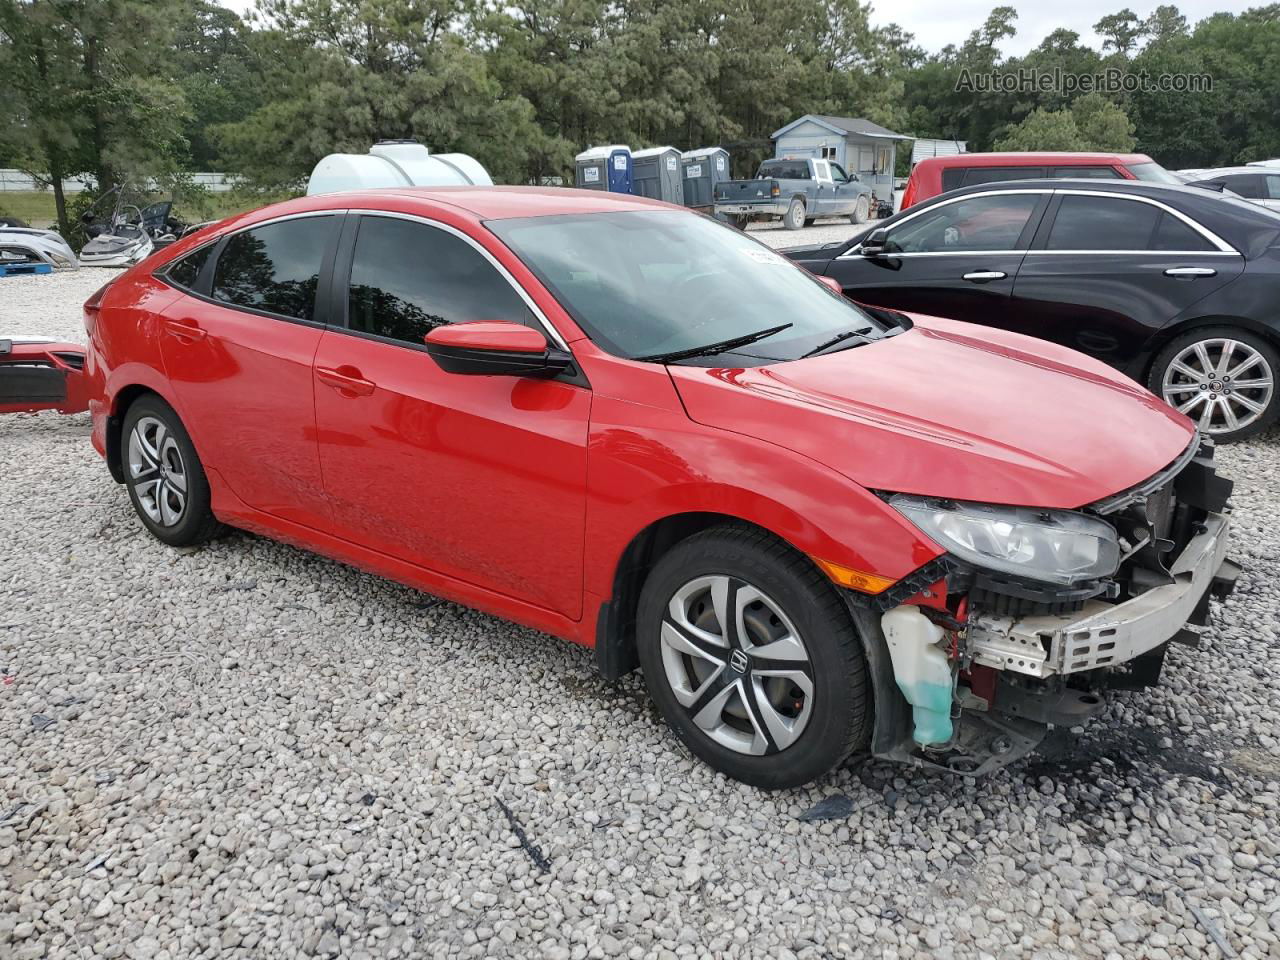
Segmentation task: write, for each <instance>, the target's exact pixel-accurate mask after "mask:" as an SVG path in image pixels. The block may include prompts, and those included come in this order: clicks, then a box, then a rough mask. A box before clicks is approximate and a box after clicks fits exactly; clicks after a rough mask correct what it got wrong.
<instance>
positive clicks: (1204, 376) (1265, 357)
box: [1148, 327, 1280, 442]
mask: <svg viewBox="0 0 1280 960" xmlns="http://www.w3.org/2000/svg"><path fill="white" fill-rule="evenodd" d="M1278 374H1280V358H1278V357H1277V354H1276V350H1275V348H1274V347H1273V346H1272V345H1271V344H1270V343H1268V342H1267V341H1266V340H1264V339H1262V338H1261V337H1259V336H1257V335H1256V334H1253V333H1250V332H1249V331H1247V330H1239V329H1235V328H1232V327H1204V328H1201V329H1199V330H1192V331H1190V332H1189V333H1185V334H1183V335H1182V336H1180V337H1178V338H1177V339H1175V340H1174V341H1173V342H1172V343H1170V344H1169V345H1168V346H1166V347H1165V348H1164V349H1163V350H1161V351H1160V353H1159V355H1158V356H1157V357H1156V359H1155V362H1154V363H1153V364H1152V366H1151V377H1150V379H1149V381H1148V386H1149V387H1150V388H1151V392H1152V393H1154V394H1156V395H1157V396H1159V397H1161V398H1163V399H1164V401H1165V402H1166V403H1168V404H1169V405H1170V406H1171V407H1173V408H1175V409H1176V410H1178V411H1179V412H1180V413H1184V414H1186V415H1187V416H1188V417H1190V418H1191V419H1192V420H1194V421H1196V425H1197V426H1198V427H1199V428H1200V431H1201V432H1202V433H1207V434H1208V435H1209V436H1211V437H1213V438H1214V439H1215V440H1219V441H1222V442H1231V441H1233V440H1243V439H1245V438H1246V437H1251V436H1253V435H1255V434H1257V433H1261V432H1262V431H1263V430H1265V429H1266V428H1267V427H1268V426H1270V425H1271V423H1273V422H1274V421H1275V419H1276V416H1277V414H1280V402H1278V401H1277V390H1276V377H1277V375H1278Z"/></svg>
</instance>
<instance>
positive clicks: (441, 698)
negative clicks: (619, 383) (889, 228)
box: [0, 230, 1280, 960]
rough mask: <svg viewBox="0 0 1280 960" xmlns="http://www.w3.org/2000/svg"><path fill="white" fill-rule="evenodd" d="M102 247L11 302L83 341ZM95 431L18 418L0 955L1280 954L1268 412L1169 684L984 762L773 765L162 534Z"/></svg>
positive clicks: (0, 801)
mask: <svg viewBox="0 0 1280 960" xmlns="http://www.w3.org/2000/svg"><path fill="white" fill-rule="evenodd" d="M761 233H762V234H764V233H766V231H764V230H762V231H761ZM778 233H779V234H781V233H783V232H782V231H778ZM807 235H808V232H806V233H805V234H794V233H788V234H786V236H787V238H788V239H789V240H790V239H791V238H795V239H796V240H797V241H798V240H799V239H800V238H802V237H804V238H807ZM770 239H771V238H770ZM102 280H103V274H101V273H93V272H91V271H88V270H86V271H83V272H82V273H81V274H79V275H70V276H53V277H41V278H17V279H8V280H0V333H3V332H45V333H50V334H56V335H59V336H66V337H70V338H75V339H79V338H80V337H81V331H80V319H79V304H80V302H81V301H82V300H83V299H84V298H85V297H86V296H87V295H88V294H89V293H90V292H91V291H92V290H93V289H94V288H95V287H96V286H97V285H98V284H99V283H100V282H102ZM88 435H89V421H88V418H87V416H84V415H82V416H74V417H59V416H56V415H53V414H40V415H34V416H32V415H19V416H10V417H6V418H3V421H2V422H0V524H2V527H3V530H4V531H5V537H4V541H3V543H4V546H3V548H2V549H0V671H3V673H2V675H0V957H4V958H6V960H8V958H13V960H25V958H44V957H49V958H77V960H88V958H90V957H101V958H112V957H120V956H124V957H130V958H170V960H178V958H182V960H188V958H195V957H237V958H260V957H262V958H269V957H286V956H288V957H291V956H314V957H338V956H340V957H343V958H353V960H354V958H366V957H418V956H424V957H436V956H454V955H459V956H475V957H482V956H484V957H530V956H532V957H548V958H585V957H608V956H627V957H637V958H638V957H648V956H660V957H671V956H698V957H704V956H711V957H761V958H764V957H768V958H789V957H814V958H819V957H833V956H834V957H875V958H898V960H905V958H908V957H920V958H924V957H939V958H948V957H956V958H968V957H975V958H977V957H983V958H1007V957H1034V958H1040V960H1049V958H1074V957H1106V958H1128V957H1149V958H1165V957H1189V958H1206V957H1207V958H1214V957H1219V956H1223V955H1232V954H1233V953H1234V954H1238V955H1239V956H1242V957H1250V958H1261V957H1271V958H1276V957H1280V714H1278V713H1277V711H1276V709H1275V706H1274V705H1275V703H1276V702H1277V699H1278V698H1280V656H1278V655H1280V639H1278V638H1277V623H1278V622H1280V588H1278V587H1277V582H1278V578H1277V572H1280V442H1278V441H1277V438H1276V437H1275V435H1274V434H1273V435H1272V436H1270V437H1268V438H1265V439H1263V440H1260V441H1257V442H1253V443H1248V444H1243V445H1240V446H1236V447H1231V448H1227V449H1224V450H1223V451H1222V452H1221V460H1222V462H1223V464H1224V466H1225V467H1226V469H1227V471H1228V472H1229V473H1230V474H1231V475H1232V476H1234V477H1235V479H1236V481H1237V494H1236V498H1235V502H1236V505H1237V510H1236V517H1237V524H1238V532H1237V539H1236V544H1237V546H1236V548H1235V553H1236V555H1237V556H1238V557H1239V558H1240V559H1241V560H1242V561H1243V562H1244V564H1245V567H1246V573H1245V576H1244V579H1243V582H1242V584H1241V587H1240V590H1239V592H1238V593H1237V594H1236V595H1235V596H1234V597H1233V598H1232V599H1231V600H1229V601H1228V602H1227V603H1226V604H1225V605H1224V606H1222V607H1221V608H1219V610H1218V621H1217V622H1218V623H1219V624H1220V626H1218V627H1215V628H1214V629H1213V630H1211V631H1210V632H1209V633H1208V635H1207V636H1206V638H1205V641H1204V643H1203V645H1202V647H1201V648H1200V649H1199V650H1189V649H1186V648H1177V649H1175V650H1174V651H1173V652H1172V654H1171V657H1170V663H1169V665H1168V667H1167V669H1166V674H1165V682H1164V684H1163V686H1161V687H1160V688H1158V689H1156V690H1152V691H1146V692H1142V693H1133V694H1119V695H1117V697H1116V699H1115V702H1114V704H1113V705H1112V706H1111V707H1110V708H1109V712H1108V713H1107V714H1106V716H1105V717H1104V718H1101V719H1100V720H1098V721H1097V722H1095V723H1093V724H1091V725H1090V726H1089V728H1088V732H1087V734H1086V735H1085V736H1084V737H1083V738H1080V739H1077V740H1075V741H1067V742H1063V743H1061V744H1056V745H1053V746H1051V747H1049V748H1048V750H1049V752H1050V753H1051V755H1050V756H1043V755H1042V756H1033V757H1031V758H1029V759H1028V760H1026V761H1024V762H1021V763H1019V764H1017V765H1015V766H1013V767H1012V768H1011V769H1008V770H1006V771H1004V772H1002V773H1000V774H998V775H996V776H994V777H992V778H990V779H986V780H982V781H977V782H974V781H972V780H969V779H966V778H962V777H937V776H929V775H924V774H921V773H918V772H914V771H911V770H908V769H903V768H898V767H893V766H890V765H886V764H881V763H875V762H873V763H869V764H864V765H862V766H856V767H852V768H850V769H847V770H843V771H840V772H838V773H836V774H834V775H832V776H830V777H829V778H827V779H826V780H824V781H822V782H819V783H816V784H814V785H813V786H812V787H810V788H807V789H803V790H795V791H788V792H782V793H773V794H769V793H762V792H760V791H757V790H754V789H751V788H748V787H745V786H741V785H739V784H737V783H734V782H732V781H728V780H725V779H724V778H723V777H719V776H717V775H715V774H713V773H712V772H711V771H710V770H708V769H707V768H706V767H705V766H703V765H701V764H700V763H697V762H695V761H693V760H692V759H691V758H690V757H689V756H688V755H687V754H686V753H685V752H684V751H683V750H682V749H681V747H680V746H679V745H678V744H677V742H676V741H675V740H674V738H673V737H671V736H670V735H668V734H667V732H666V731H665V729H664V728H663V726H662V725H661V723H660V722H659V720H658V718H657V717H656V715H655V713H654V711H653V710H652V709H651V708H650V707H649V705H648V702H647V699H646V697H645V695H644V692H643V687H642V684H641V682H640V679H639V678H638V677H630V678H627V679H626V680H625V681H624V682H622V683H620V684H618V685H616V686H615V685H610V684H607V683H604V682H603V681H601V680H600V679H598V678H597V677H596V676H595V674H594V673H593V670H592V660H591V656H590V654H589V653H588V652H587V651H585V650H580V649H576V648H573V647H570V646H568V645H566V644H564V643H562V642H560V641H557V640H554V639H552V638H550V637H547V636H544V635H541V634H538V633H535V632H532V631H529V630H525V629H521V628H519V627H515V626H512V625H510V624H507V623H504V622H502V621H499V620H495V619H493V618H490V617H486V616H482V615H481V614H478V613H475V612H472V611H469V610H466V609H462V608H459V607H456V606H453V605H451V604H447V603H436V602H435V601H434V600H432V599H431V598H429V597H425V596H423V595H421V594H417V593H414V592H412V591H410V590H407V589H404V588H402V587H399V586H396V585H393V584H390V583H387V582H385V581H382V580H379V579H377V578H375V577H372V576H367V575H365V574H362V573H359V572H357V571H355V570H351V569H348V568H345V567H342V566H340V565H338V564H335V563H331V562H329V561H327V560H323V559H320V558H318V557H315V556H313V555H310V554H307V553H304V552H302V551H300V550H296V549H293V548H291V547H287V546H283V545H280V544H276V543H271V542H268V541H266V540H262V539H258V538H255V537H252V536H248V535H245V534H240V533H232V534H229V535H227V536H225V537H223V538H222V539H219V540H218V541H216V542H214V543H212V544H210V545H208V546H205V547H203V548H200V549H195V550H188V551H175V550H171V549H168V548H166V547H164V546H162V545H160V544H159V543H157V542H156V541H154V540H152V539H151V538H150V537H148V536H147V535H146V534H145V533H144V532H143V529H142V527H141V525H140V524H139V523H138V522H137V520H135V518H134V516H133V514H132V512H131V510H130V507H129V504H128V500H127V498H126V496H125V494H124V492H123V491H122V490H121V489H120V488H119V487H117V486H116V485H115V484H113V483H112V482H111V480H110V478H109V477H108V475H107V472H106V470H105V468H104V467H103V465H102V464H101V462H100V461H99V460H98V458H97V456H96V455H95V454H94V453H93V451H92V450H91V448H90V446H89V442H88ZM820 801H825V803H824V807H823V808H820V809H825V810H827V811H828V812H829V814H830V815H831V816H833V817H834V818H833V819H828V820H810V819H806V818H805V816H804V815H805V814H806V812H808V811H811V810H812V809H813V808H814V806H815V804H818V803H819V802H820ZM1219 943H1220V944H1223V945H1224V947H1225V950H1227V951H1231V952H1230V953H1225V954H1224V952H1223V948H1220V947H1219V946H1218V945H1217V944H1219Z"/></svg>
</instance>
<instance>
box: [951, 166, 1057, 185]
mask: <svg viewBox="0 0 1280 960" xmlns="http://www.w3.org/2000/svg"><path fill="white" fill-rule="evenodd" d="M1043 176H1044V167H971V168H970V169H969V170H967V171H966V172H965V175H964V185H965V186H966V187H971V186H973V185H974V184H975V183H1002V182H1003V181H1005V180H1038V179H1040V178H1041V177H1043Z"/></svg>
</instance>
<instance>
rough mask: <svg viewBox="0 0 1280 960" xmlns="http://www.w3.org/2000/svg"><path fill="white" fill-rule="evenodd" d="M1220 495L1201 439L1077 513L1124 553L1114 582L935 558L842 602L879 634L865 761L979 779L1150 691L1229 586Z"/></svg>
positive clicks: (873, 652)
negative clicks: (1135, 692)
mask: <svg viewBox="0 0 1280 960" xmlns="http://www.w3.org/2000/svg"><path fill="white" fill-rule="evenodd" d="M1230 493H1231V483H1230V481H1228V480H1226V479H1224V478H1222V477H1219V476H1218V475H1217V474H1216V471H1215V470H1214V465H1213V448H1212V444H1209V443H1207V442H1203V443H1202V442H1201V441H1199V440H1197V441H1195V442H1194V443H1193V444H1192V445H1191V447H1189V448H1188V450H1187V451H1186V452H1184V453H1183V454H1182V455H1181V456H1180V457H1179V458H1178V459H1177V460H1176V461H1174V462H1173V463H1171V464H1170V465H1169V466H1168V467H1166V468H1165V469H1164V470H1162V471H1160V472H1159V473H1157V474H1156V475H1154V476H1153V477H1152V478H1150V479H1149V480H1148V481H1145V482H1144V483H1143V484H1140V485H1138V486H1137V487H1134V488H1132V489H1130V490H1126V491H1122V492H1121V493H1119V494H1116V495H1115V496H1113V497H1110V498H1108V499H1107V500H1104V501H1100V502H1099V503H1096V504H1092V505H1091V506H1089V507H1084V508H1081V509H1082V511H1084V512H1088V513H1091V514H1092V515H1094V516H1097V517H1101V518H1103V519H1105V520H1106V521H1107V522H1109V523H1111V524H1112V525H1113V526H1114V527H1115V529H1116V531H1117V536H1118V537H1119V540H1120V543H1121V546H1122V548H1123V551H1124V552H1123V555H1122V560H1121V563H1120V568H1119V570H1117V572H1116V574H1115V575H1114V576H1113V577H1112V578H1110V579H1108V580H1102V581H1096V582H1094V583H1093V585H1092V586H1091V587H1088V588H1087V589H1085V590H1084V591H1083V592H1081V591H1075V592H1074V593H1073V592H1072V591H1069V590H1065V589H1060V588H1052V587H1049V586H1047V585H1046V586H1040V587H1037V585H1036V584H1034V583H1030V582H1025V581H1023V582H1019V581H1017V580H1016V579H1010V578H1002V577H999V576H992V575H991V574H990V573H989V572H988V571H984V570H981V569H978V568H975V567H972V566H969V565H966V564H965V563H963V562H962V561H959V560H956V559H955V558H952V557H950V556H948V555H944V556H943V557H940V558H938V559H937V560H935V561H933V562H932V563H931V564H929V565H927V566H926V567H924V568H921V570H920V571H919V573H920V576H919V577H912V578H909V579H908V581H904V582H903V583H902V584H900V586H901V587H902V589H901V590H896V589H895V591H890V592H887V593H886V595H883V596H881V597H878V598H863V599H861V600H859V599H858V598H856V597H851V598H850V604H851V609H852V610H853V611H854V616H855V619H856V620H857V621H858V626H859V629H860V630H862V631H863V632H864V636H866V635H870V636H873V637H874V638H875V639H874V640H872V641H871V642H869V643H867V644H866V645H865V647H866V650H867V655H868V662H869V665H870V667H871V672H872V676H873V679H874V680H875V682H876V691H877V704H876V724H875V730H874V732H873V736H872V752H873V753H874V754H875V755H876V756H879V757H882V758H884V759H889V760H894V761H897V762H903V763H908V764H912V765H915V766H920V767H924V768H929V769H934V770H939V771H945V772H952V773H965V774H971V775H975V776H976V775H982V774H985V773H989V772H992V771H994V770H996V769H999V768H1000V767H1002V766H1005V765H1006V764H1008V763H1010V762H1011V761H1013V760H1016V759H1018V758H1019V757H1022V756H1024V755H1026V754H1027V753H1029V752H1031V751H1032V750H1034V749H1035V748H1036V747H1037V746H1038V745H1039V744H1040V742H1041V741H1042V740H1043V739H1044V737H1045V735H1046V733H1047V732H1048V731H1049V730H1051V729H1054V728H1074V727H1078V726H1079V725H1081V724H1083V723H1084V722H1086V721H1087V720H1089V719H1090V718H1092V717H1094V716H1097V715H1098V714H1100V713H1101V712H1102V711H1103V710H1104V709H1105V707H1106V699H1105V693H1106V691H1107V690H1109V689H1140V688H1142V687H1145V686H1150V685H1152V684H1154V683H1156V682H1157V681H1158V680H1159V676H1160V672H1161V668H1162V666H1163V662H1164V657H1165V652H1166V650H1167V648H1168V646H1169V644H1170V643H1171V642H1178V643H1186V644H1189V645H1191V646H1196V645H1198V643H1199V640H1200V629H1201V628H1203V627H1204V626H1207V624H1208V622H1209V612H1210V611H1209V601H1210V599H1211V598H1212V597H1218V598H1223V597H1225V596H1227V595H1228V594H1230V593H1231V591H1232V590H1233V589H1234V587H1235V582H1236V578H1237V576H1238V574H1239V572H1240V571H1239V568H1238V567H1237V566H1236V565H1235V564H1234V563H1233V562H1232V561H1231V560H1229V559H1228V558H1227V549H1228V539H1229V536H1230V529H1231V526H1230V520H1229V509H1228V507H1227V500H1228V497H1229V496H1230ZM925 581H927V582H925ZM881 648H883V651H881ZM943 652H945V661H944V662H945V664H946V665H945V666H943V665H940V663H939V658H940V656H941V655H942V653H943ZM948 705H949V707H950V712H949V714H946V713H940V712H939V711H945V710H946V709H947V707H948ZM939 731H942V733H941V734H939Z"/></svg>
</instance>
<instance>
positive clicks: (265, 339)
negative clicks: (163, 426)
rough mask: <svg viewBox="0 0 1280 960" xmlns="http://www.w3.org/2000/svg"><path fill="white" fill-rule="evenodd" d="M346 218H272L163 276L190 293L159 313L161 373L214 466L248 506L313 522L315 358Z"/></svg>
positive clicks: (317, 506) (317, 497)
mask: <svg viewBox="0 0 1280 960" xmlns="http://www.w3.org/2000/svg"><path fill="white" fill-rule="evenodd" d="M339 220H340V215H336V214H332V213H328V214H323V215H301V216H293V217H289V218H286V219H282V220H276V221H273V222H269V223H265V224H261V225H258V226H254V227H250V228H248V229H246V230H241V231H240V232H238V233H234V234H231V235H230V236H229V237H226V238H224V239H222V240H221V241H218V242H217V243H215V244H211V245H209V246H206V247H202V248H200V249H199V250H197V251H195V252H193V253H192V254H190V255H188V256H187V257H184V258H181V259H180V260H178V261H176V262H175V263H174V264H173V265H172V266H171V267H170V268H169V270H168V271H167V273H166V279H167V280H168V281H169V282H170V283H172V284H174V285H175V286H178V287H179V288H180V289H182V290H183V292H184V294H185V295H184V296H181V297H178V298H177V299H176V300H174V301H173V302H172V303H171V304H170V305H169V306H168V307H166V308H165V310H164V311H163V313H162V315H161V326H162V337H161V348H160V351H161V356H162V357H163V360H164V366H165V372H166V374H167V376H168V378H169V382H170V384H171V385H172V387H173V391H174V395H175V398H176V401H177V403H178V407H179V410H178V412H179V414H180V415H181V417H182V419H183V423H184V424H185V425H186V426H187V429H188V431H189V433H190V434H191V438H192V441H193V442H194V443H195V445H196V449H197V450H199V451H200V457H201V459H202V460H203V461H204V464H205V466H206V468H207V469H210V470H213V471H216V472H217V475H218V476H219V477H220V478H221V479H222V481H223V482H224V483H225V484H226V485H227V486H228V487H229V488H230V489H231V491H232V492H233V493H234V494H235V495H236V496H237V497H238V498H239V499H240V500H242V501H244V502H245V503H246V504H248V505H249V506H251V507H255V508H257V509H259V510H262V511H264V512H266V513H270V514H273V515H275V516H279V517H282V518H284V519H287V520H291V521H293V522H296V523H301V524H305V525H307V526H323V524H324V522H325V511H326V509H327V506H326V501H325V497H324V491H323V485H322V483H321V480H320V459H319V452H318V450H317V448H316V440H315V407H314V401H313V398H312V388H311V379H312V374H311V366H312V361H313V359H314V357H315V352H316V347H317V345H318V344H319V342H320V335H321V332H322V331H323V329H324V322H323V321H324V319H325V318H324V315H323V313H322V312H321V310H322V307H321V308H318V306H317V298H316V291H317V288H318V286H319V281H320V277H321V276H322V274H324V272H325V270H326V261H328V260H331V259H332V256H333V251H334V249H335V247H336V242H337V237H338V222H339Z"/></svg>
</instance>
